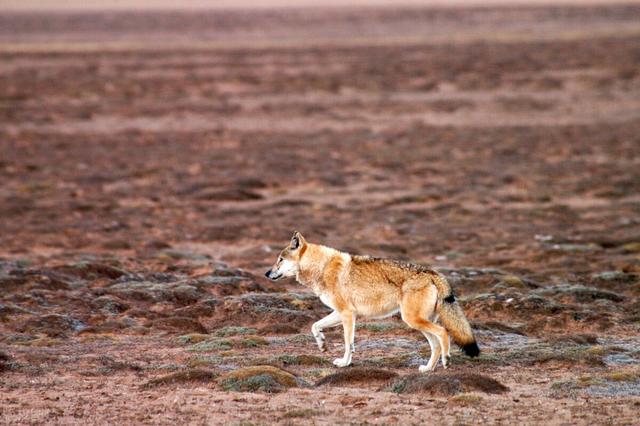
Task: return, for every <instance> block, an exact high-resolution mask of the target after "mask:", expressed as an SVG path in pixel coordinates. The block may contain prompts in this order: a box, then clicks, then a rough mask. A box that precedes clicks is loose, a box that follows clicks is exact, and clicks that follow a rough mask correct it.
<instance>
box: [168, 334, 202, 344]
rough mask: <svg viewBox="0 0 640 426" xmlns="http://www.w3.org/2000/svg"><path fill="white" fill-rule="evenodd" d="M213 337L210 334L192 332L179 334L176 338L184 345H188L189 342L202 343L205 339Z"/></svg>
mask: <svg viewBox="0 0 640 426" xmlns="http://www.w3.org/2000/svg"><path fill="white" fill-rule="evenodd" d="M209 338H211V336H210V335H208V334H200V333H191V334H185V335H182V336H178V337H176V340H177V341H178V343H181V344H183V345H186V344H188V343H191V344H193V343H200V342H202V341H204V340H207V339H209Z"/></svg>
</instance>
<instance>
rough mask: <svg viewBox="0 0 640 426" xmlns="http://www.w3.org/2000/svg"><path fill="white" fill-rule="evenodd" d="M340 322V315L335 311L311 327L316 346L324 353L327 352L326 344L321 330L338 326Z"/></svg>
mask: <svg viewBox="0 0 640 426" xmlns="http://www.w3.org/2000/svg"><path fill="white" fill-rule="evenodd" d="M341 321H342V320H341V319H340V314H339V313H338V312H336V311H333V312H331V313H330V314H329V315H327V316H326V317H324V318H322V319H321V320H320V321H316V322H314V323H313V325H312V326H311V334H313V337H315V339H316V343H317V344H318V348H319V349H320V350H321V351H322V352H324V351H326V350H327V344H326V342H325V339H324V334H323V333H322V330H323V329H325V328H329V327H335V326H336V325H338V324H340V322H341Z"/></svg>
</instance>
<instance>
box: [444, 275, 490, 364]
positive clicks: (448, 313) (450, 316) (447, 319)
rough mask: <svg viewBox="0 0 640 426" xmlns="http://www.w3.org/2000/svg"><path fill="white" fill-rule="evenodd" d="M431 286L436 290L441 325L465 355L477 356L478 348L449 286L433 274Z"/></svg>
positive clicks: (445, 281)
mask: <svg viewBox="0 0 640 426" xmlns="http://www.w3.org/2000/svg"><path fill="white" fill-rule="evenodd" d="M433 284H434V285H435V286H436V288H437V289H438V314H440V321H441V322H442V325H443V326H444V328H445V329H447V331H448V332H449V334H450V335H451V337H452V338H453V341H454V342H456V343H457V344H458V346H460V347H461V348H462V350H463V351H464V353H465V354H467V355H468V356H470V357H475V356H478V354H480V348H478V344H477V343H476V338H475V336H474V335H473V331H471V326H470V325H469V321H467V317H466V316H465V315H464V312H463V311H462V308H461V307H460V305H459V304H458V302H457V301H456V297H455V296H454V294H453V291H452V290H451V286H450V285H449V283H448V282H447V280H445V279H444V278H443V277H442V276H440V275H438V274H434V276H433Z"/></svg>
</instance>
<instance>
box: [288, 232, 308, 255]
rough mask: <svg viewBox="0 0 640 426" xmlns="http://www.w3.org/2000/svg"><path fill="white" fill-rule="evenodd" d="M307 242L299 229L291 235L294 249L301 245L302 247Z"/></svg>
mask: <svg viewBox="0 0 640 426" xmlns="http://www.w3.org/2000/svg"><path fill="white" fill-rule="evenodd" d="M305 243H306V241H305V240H304V237H303V236H302V234H301V233H299V232H298V231H295V232H294V233H293V237H291V243H290V246H291V248H292V249H293V250H297V249H299V248H300V247H302V246H303V245H304V244H305Z"/></svg>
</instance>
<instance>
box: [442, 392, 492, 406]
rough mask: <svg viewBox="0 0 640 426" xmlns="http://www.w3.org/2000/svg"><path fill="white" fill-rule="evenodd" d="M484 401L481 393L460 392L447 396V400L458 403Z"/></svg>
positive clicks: (469, 403)
mask: <svg viewBox="0 0 640 426" xmlns="http://www.w3.org/2000/svg"><path fill="white" fill-rule="evenodd" d="M482 401H484V398H483V397H482V396H481V395H478V394H475V393H461V394H458V395H454V396H452V397H451V398H449V402H453V403H455V404H459V405H476V404H479V403H481V402H482Z"/></svg>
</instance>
